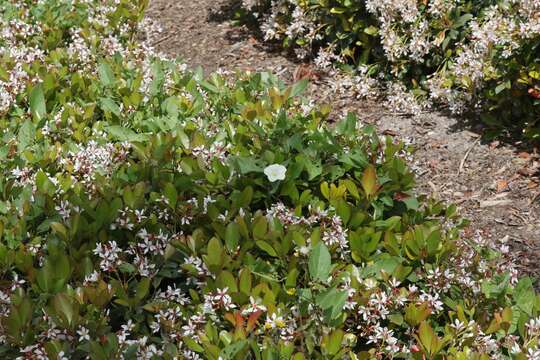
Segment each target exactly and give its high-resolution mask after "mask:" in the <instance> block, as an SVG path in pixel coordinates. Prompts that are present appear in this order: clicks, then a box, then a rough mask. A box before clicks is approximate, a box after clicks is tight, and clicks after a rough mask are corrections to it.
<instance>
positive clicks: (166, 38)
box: [152, 33, 176, 47]
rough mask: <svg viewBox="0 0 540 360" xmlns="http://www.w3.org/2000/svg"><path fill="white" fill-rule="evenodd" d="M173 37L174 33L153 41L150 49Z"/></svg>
mask: <svg viewBox="0 0 540 360" xmlns="http://www.w3.org/2000/svg"><path fill="white" fill-rule="evenodd" d="M174 35H176V34H175V33H170V34H169V35H167V36H164V37H162V38H161V39H159V40H156V41H154V42H153V43H152V47H154V46H157V45H159V44H161V43H162V42H164V41H167V40H169V39H170V38H172V37H173V36H174Z"/></svg>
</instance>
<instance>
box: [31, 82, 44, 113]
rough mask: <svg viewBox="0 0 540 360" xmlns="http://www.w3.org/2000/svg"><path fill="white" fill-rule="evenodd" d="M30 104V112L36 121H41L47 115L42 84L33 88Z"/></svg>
mask: <svg viewBox="0 0 540 360" xmlns="http://www.w3.org/2000/svg"><path fill="white" fill-rule="evenodd" d="M28 102H29V104H30V111H31V112H32V115H33V116H34V117H35V118H36V119H38V120H41V119H42V118H43V117H44V116H45V115H46V114H47V107H46V103H45V95H44V94H43V85H42V84H38V85H36V86H34V87H33V88H32V90H31V91H30V95H29V97H28Z"/></svg>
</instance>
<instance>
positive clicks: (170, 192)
mask: <svg viewBox="0 0 540 360" xmlns="http://www.w3.org/2000/svg"><path fill="white" fill-rule="evenodd" d="M163 195H165V198H166V199H167V201H168V202H169V206H170V207H171V209H175V208H176V202H177V201H178V192H177V191H176V187H175V186H174V185H173V184H171V183H166V184H165V187H164V188H163Z"/></svg>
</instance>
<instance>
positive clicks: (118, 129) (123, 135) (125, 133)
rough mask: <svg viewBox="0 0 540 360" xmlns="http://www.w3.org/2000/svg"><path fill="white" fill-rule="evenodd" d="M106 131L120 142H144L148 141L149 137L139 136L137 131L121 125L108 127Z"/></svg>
mask: <svg viewBox="0 0 540 360" xmlns="http://www.w3.org/2000/svg"><path fill="white" fill-rule="evenodd" d="M105 130H107V132H108V133H109V134H111V136H112V137H113V138H115V139H116V140H119V141H129V142H135V141H136V142H144V141H146V140H148V135H146V134H137V133H136V132H135V131H133V130H131V129H128V128H126V127H123V126H119V125H112V126H108V127H107V128H105Z"/></svg>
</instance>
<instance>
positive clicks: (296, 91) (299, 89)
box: [290, 79, 309, 97]
mask: <svg viewBox="0 0 540 360" xmlns="http://www.w3.org/2000/svg"><path fill="white" fill-rule="evenodd" d="M308 85H309V81H308V79H302V80H300V81H298V82H297V83H295V84H294V85H293V86H292V87H291V95H290V97H295V96H298V95H300V94H301V93H303V92H304V90H306V88H307V86H308Z"/></svg>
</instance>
